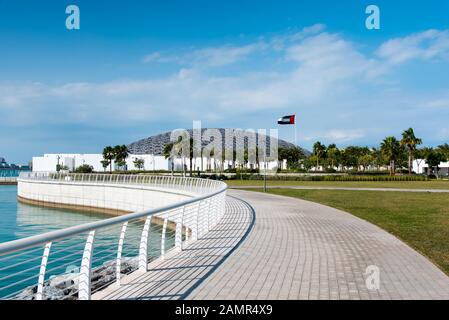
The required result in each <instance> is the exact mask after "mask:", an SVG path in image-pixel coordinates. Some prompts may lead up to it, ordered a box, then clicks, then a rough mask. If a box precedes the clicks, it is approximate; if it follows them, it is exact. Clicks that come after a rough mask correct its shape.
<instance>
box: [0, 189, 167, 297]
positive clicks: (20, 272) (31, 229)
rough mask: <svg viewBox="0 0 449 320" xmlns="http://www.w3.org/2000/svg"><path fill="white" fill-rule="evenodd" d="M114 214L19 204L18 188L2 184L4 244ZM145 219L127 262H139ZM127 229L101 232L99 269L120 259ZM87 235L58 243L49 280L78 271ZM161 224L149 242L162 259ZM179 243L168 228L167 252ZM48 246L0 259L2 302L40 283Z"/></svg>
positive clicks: (135, 226)
mask: <svg viewBox="0 0 449 320" xmlns="http://www.w3.org/2000/svg"><path fill="white" fill-rule="evenodd" d="M109 217H110V216H107V215H103V214H98V213H85V212H77V211H71V210H62V209H54V208H45V207H39V206H32V205H27V204H22V203H19V202H18V201H17V186H6V185H0V243H2V242H7V241H11V240H16V239H20V238H25V237H29V236H33V235H36V234H40V233H44V232H48V231H53V230H58V229H63V228H67V227H70V226H74V225H79V224H83V223H88V222H93V221H98V220H101V219H107V218H109ZM142 227H143V221H140V220H139V221H135V222H132V223H129V225H128V229H127V233H126V237H125V244H124V250H123V252H124V253H123V259H124V261H127V259H129V260H128V261H136V257H137V255H138V248H139V240H140V235H141V232H142ZM120 228H121V226H119V225H118V226H114V227H112V228H110V229H107V230H104V231H101V232H97V233H96V235H95V244H94V255H93V261H92V265H93V268H98V267H100V266H104V265H106V264H108V265H110V264H111V262H113V261H114V259H115V258H116V255H117V244H118V237H119V234H120ZM86 236H87V234H83V235H79V236H76V237H71V238H70V239H67V240H61V241H56V242H55V243H53V244H52V247H51V251H50V257H49V260H48V262H49V264H48V266H47V277H46V281H48V280H49V279H51V278H54V277H55V276H59V275H61V274H69V273H77V272H79V266H80V263H81V258H82V253H83V248H84V245H85V239H86ZM160 239H161V226H160V225H152V226H151V230H150V238H149V249H148V250H149V252H148V253H149V256H150V258H151V259H154V258H156V257H158V256H159V255H160V244H161V242H160ZM173 245H174V233H173V232H172V231H170V230H167V240H166V247H167V249H169V248H171V247H173ZM42 253H43V246H42V247H36V248H32V249H29V250H27V251H26V253H25V254H21V255H17V254H10V255H7V256H0V299H1V298H12V297H14V296H15V295H17V294H20V293H22V292H23V290H24V289H25V288H29V287H30V286H34V285H35V284H36V283H37V279H38V274H39V268H40V264H41V258H42Z"/></svg>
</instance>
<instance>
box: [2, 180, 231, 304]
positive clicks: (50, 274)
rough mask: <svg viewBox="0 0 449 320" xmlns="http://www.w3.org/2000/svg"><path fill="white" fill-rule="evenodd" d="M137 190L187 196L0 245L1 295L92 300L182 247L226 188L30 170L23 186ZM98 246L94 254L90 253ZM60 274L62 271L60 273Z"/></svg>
mask: <svg viewBox="0 0 449 320" xmlns="http://www.w3.org/2000/svg"><path fill="white" fill-rule="evenodd" d="M29 181H35V182H39V181H42V182H59V183H61V187H63V185H64V184H66V183H70V184H74V183H75V184H82V185H85V186H86V185H87V186H88V185H89V184H92V185H111V184H114V185H117V184H120V185H123V186H127V185H139V186H150V187H155V188H158V189H159V190H160V189H161V188H162V189H167V190H178V191H186V192H189V194H190V195H191V196H190V198H188V199H186V200H182V201H178V202H176V203H173V204H170V205H167V206H164V207H159V208H154V209H149V210H144V211H140V212H135V213H130V214H125V215H121V216H117V217H114V218H109V219H104V220H100V221H96V222H92V223H86V224H82V225H77V226H73V227H69V228H66V229H62V230H56V231H52V232H47V233H44V234H40V235H36V236H31V237H28V238H23V239H19V240H14V241H10V242H6V243H2V244H0V298H2V299H36V300H42V299H81V300H87V299H90V297H91V294H92V293H94V292H97V291H100V290H101V289H103V288H105V287H107V286H109V285H111V284H112V283H114V282H115V283H117V285H120V280H121V278H122V276H123V275H124V274H129V273H131V272H134V271H136V270H140V271H146V270H147V268H148V263H149V262H150V261H152V260H154V259H164V257H165V256H166V255H167V254H175V252H176V251H180V250H183V248H184V247H186V246H187V245H188V244H189V243H191V242H193V241H195V240H197V239H198V238H200V237H202V236H203V235H204V234H205V233H207V232H208V231H209V229H211V228H212V227H214V226H215V225H216V224H217V222H218V221H219V220H220V218H221V216H222V215H223V213H224V211H225V201H226V188H227V187H226V184H225V183H223V182H221V181H214V180H206V179H199V178H186V177H172V176H148V175H108V174H59V173H27V174H23V175H21V176H20V178H19V179H18V183H19V186H20V183H21V182H24V183H25V182H29ZM94 248H95V249H94ZM64 270H65V272H64Z"/></svg>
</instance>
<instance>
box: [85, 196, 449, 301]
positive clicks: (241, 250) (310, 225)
mask: <svg viewBox="0 0 449 320" xmlns="http://www.w3.org/2000/svg"><path fill="white" fill-rule="evenodd" d="M228 195H231V196H234V197H236V198H238V199H242V200H244V201H246V202H247V203H249V204H250V205H251V207H252V208H254V210H255V220H254V221H253V212H252V210H251V207H249V206H248V205H247V204H246V203H245V202H242V201H239V200H237V199H235V198H233V197H228V204H227V212H226V215H225V216H224V218H223V220H222V221H221V222H220V224H219V225H217V227H216V228H214V229H213V230H211V231H210V232H209V233H208V234H207V235H206V236H205V237H204V238H202V239H199V240H198V241H197V242H195V243H192V244H191V246H189V247H188V248H187V250H184V251H183V252H181V253H178V254H176V255H173V256H171V257H167V258H166V259H165V260H163V261H155V262H153V263H152V264H150V271H148V272H146V273H144V274H142V273H138V272H135V273H133V274H131V275H129V276H127V277H125V278H124V280H123V283H122V285H121V286H120V287H119V288H118V287H116V286H111V287H109V288H107V289H106V290H104V291H103V292H100V293H97V294H96V295H94V296H93V298H94V299H357V300H358V299H449V278H448V277H447V276H446V275H445V274H444V273H443V272H442V271H440V269H438V268H437V267H436V266H435V265H433V264H432V263H431V262H430V261H429V260H428V259H426V258H425V257H423V256H422V255H421V254H419V253H418V252H416V251H415V250H413V249H412V248H410V247H409V246H407V245H406V244H404V243H403V242H402V241H400V240H398V239H397V238H396V237H394V236H392V235H390V234H389V233H387V232H385V231H384V230H382V229H380V228H378V227H376V226H374V225H372V224H370V223H368V222H366V221H364V220H361V219H359V218H357V217H355V216H352V215H350V214H348V213H345V212H343V211H340V210H337V209H333V208H330V207H326V206H323V205H320V204H316V203H313V202H308V201H304V200H300V199H294V198H289V197H282V196H277V195H270V194H263V193H258V192H248V191H242V190H229V191H228ZM253 222H254V223H253ZM232 250H234V251H232ZM368 266H376V267H377V268H378V269H379V271H380V273H379V276H380V277H379V279H380V282H379V289H378V290H376V289H371V290H370V289H368V288H367V285H366V277H367V275H366V274H365V272H366V269H367V267H368Z"/></svg>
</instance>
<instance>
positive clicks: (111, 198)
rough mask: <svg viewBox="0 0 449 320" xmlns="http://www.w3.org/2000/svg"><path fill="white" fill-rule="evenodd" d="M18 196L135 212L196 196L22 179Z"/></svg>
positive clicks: (185, 193)
mask: <svg viewBox="0 0 449 320" xmlns="http://www.w3.org/2000/svg"><path fill="white" fill-rule="evenodd" d="M17 194H18V195H19V196H20V197H22V198H26V199H29V200H35V201H41V202H53V203H59V204H68V205H77V206H87V207H95V208H106V209H113V210H124V211H132V212H134V211H141V210H145V209H151V208H158V207H162V206H166V205H170V204H173V203H175V202H178V201H182V200H186V199H189V198H191V197H193V196H194V195H195V194H194V193H189V192H185V191H178V190H171V189H164V188H156V187H148V186H138V185H110V184H101V183H85V184H81V183H79V182H77V183H73V182H65V181H64V182H62V181H29V180H21V179H18V186H17Z"/></svg>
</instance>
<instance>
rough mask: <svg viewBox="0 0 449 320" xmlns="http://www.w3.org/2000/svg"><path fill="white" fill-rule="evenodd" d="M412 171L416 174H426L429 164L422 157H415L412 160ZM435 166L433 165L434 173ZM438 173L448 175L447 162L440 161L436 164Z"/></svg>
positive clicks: (448, 164) (448, 163) (448, 165)
mask: <svg viewBox="0 0 449 320" xmlns="http://www.w3.org/2000/svg"><path fill="white" fill-rule="evenodd" d="M413 171H414V172H415V173H417V174H428V172H429V166H428V165H427V163H426V160H424V159H415V160H414V161H413ZM435 171H436V168H435V167H434V173H437V172H435ZM438 175H439V176H448V175H449V162H440V164H439V166H438Z"/></svg>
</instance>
